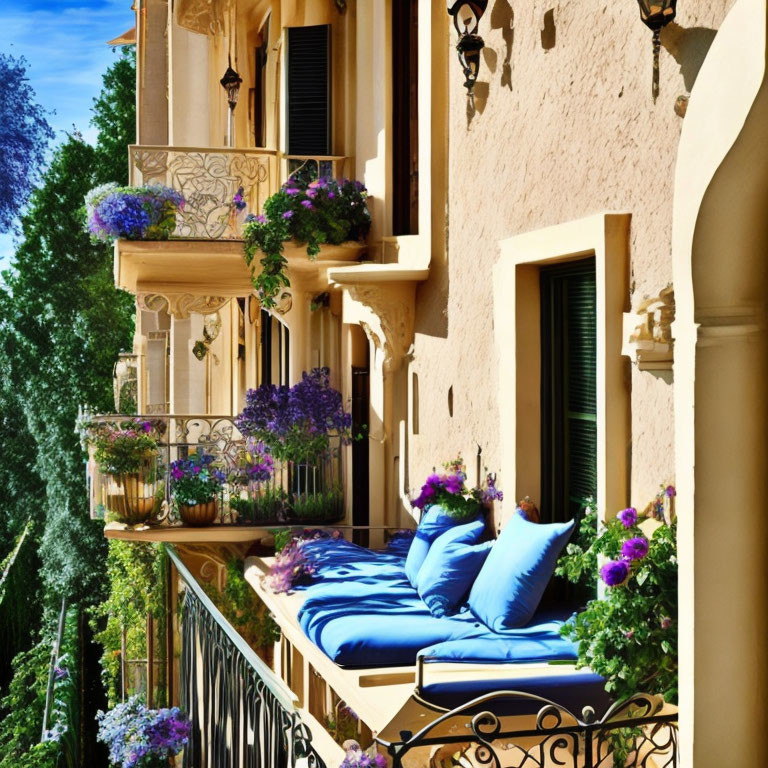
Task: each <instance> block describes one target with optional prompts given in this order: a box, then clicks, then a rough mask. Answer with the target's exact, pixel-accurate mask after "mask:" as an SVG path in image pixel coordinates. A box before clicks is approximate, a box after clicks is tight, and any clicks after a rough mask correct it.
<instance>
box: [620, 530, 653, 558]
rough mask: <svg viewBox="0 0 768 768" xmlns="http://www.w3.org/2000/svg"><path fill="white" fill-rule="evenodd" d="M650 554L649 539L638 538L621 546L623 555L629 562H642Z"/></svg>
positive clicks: (629, 540)
mask: <svg viewBox="0 0 768 768" xmlns="http://www.w3.org/2000/svg"><path fill="white" fill-rule="evenodd" d="M647 554H648V539H646V538H645V536H636V537H635V538H633V539H628V540H627V541H625V542H624V543H623V544H622V545H621V555H622V557H625V558H626V559H627V560H642V559H643V558H644V557H645V556H646V555H647Z"/></svg>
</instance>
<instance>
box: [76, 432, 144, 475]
mask: <svg viewBox="0 0 768 768" xmlns="http://www.w3.org/2000/svg"><path fill="white" fill-rule="evenodd" d="M84 430H85V439H86V441H87V442H88V443H90V444H92V445H93V446H94V448H95V453H94V458H95V459H96V463H97V464H98V465H99V469H100V470H101V471H102V472H104V473H105V474H107V475H125V474H130V473H133V472H139V471H140V470H141V469H143V468H144V467H145V466H146V465H147V463H148V462H149V461H151V460H152V459H154V458H155V456H156V455H157V439H158V436H157V428H156V426H155V424H153V423H152V422H151V421H145V420H142V419H131V420H129V421H126V422H121V423H119V424H114V423H105V422H90V423H89V424H88V425H87V426H86V427H85V428H84Z"/></svg>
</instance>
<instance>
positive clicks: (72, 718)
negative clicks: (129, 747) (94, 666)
mask: <svg viewBox="0 0 768 768" xmlns="http://www.w3.org/2000/svg"><path fill="white" fill-rule="evenodd" d="M78 617H79V611H78V609H77V608H76V607H73V608H70V609H69V611H68V612H67V616H66V622H65V625H64V636H63V638H62V644H61V648H60V653H59V657H58V659H57V661H56V666H57V668H58V670H59V675H57V678H56V679H55V681H54V689H53V694H54V695H53V704H52V708H51V716H50V719H49V731H48V733H49V735H48V739H49V740H47V741H45V742H43V743H40V737H41V732H42V727H43V711H44V709H45V694H46V688H47V685H48V672H49V668H50V662H51V646H52V640H53V638H52V637H51V636H47V637H45V638H44V639H43V640H41V641H40V642H39V643H37V644H36V645H34V646H33V647H32V648H31V649H30V650H28V651H24V652H22V653H20V654H18V655H17V656H16V657H15V658H14V660H13V670H14V675H13V679H12V680H11V684H10V686H9V689H8V692H7V693H6V695H5V696H4V698H3V699H2V700H1V701H0V710H2V715H3V717H2V720H1V721H0V768H60V767H62V766H67V768H75V766H77V765H79V762H78V739H77V733H78V725H79V722H78V718H79V688H78V682H79V680H78V674H77V670H78V666H79V665H78V659H79V650H80V649H79V638H78Z"/></svg>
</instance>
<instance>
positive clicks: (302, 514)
mask: <svg viewBox="0 0 768 768" xmlns="http://www.w3.org/2000/svg"><path fill="white" fill-rule="evenodd" d="M291 511H292V512H293V515H294V516H295V517H297V518H298V519H299V521H300V522H301V521H306V522H335V521H337V520H340V519H341V518H342V517H343V516H344V489H343V488H342V487H341V486H335V487H334V488H331V489H330V490H328V491H319V492H318V493H314V494H312V493H309V494H301V495H298V494H297V495H294V497H293V499H292V500H291Z"/></svg>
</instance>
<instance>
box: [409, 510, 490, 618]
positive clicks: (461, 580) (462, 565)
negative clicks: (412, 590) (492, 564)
mask: <svg viewBox="0 0 768 768" xmlns="http://www.w3.org/2000/svg"><path fill="white" fill-rule="evenodd" d="M477 525H479V526H480V527H479V530H477V529H474V530H472V528H473V526H477ZM462 528H464V529H465V530H464V531H461V530H460V529H462ZM484 530H485V526H484V525H483V523H482V522H480V523H470V524H469V525H458V526H456V528H455V529H454V530H453V531H447V532H446V533H444V534H442V536H438V537H437V539H436V540H435V541H434V543H433V544H432V546H431V547H430V548H429V553H428V554H427V558H426V560H424V564H423V565H422V566H421V568H420V570H419V579H418V583H417V587H418V590H419V597H420V598H421V599H422V600H423V601H424V604H425V605H426V606H427V608H429V612H430V613H431V614H432V615H433V616H434V617H436V618H438V619H439V618H442V617H443V616H450V615H451V614H452V613H456V610H457V609H458V607H459V604H460V603H461V601H462V600H463V599H464V597H466V595H467V593H468V592H469V589H470V587H471V586H472V582H473V581H474V580H475V577H476V576H477V574H478V573H479V572H480V569H481V568H482V567H483V563H484V562H485V558H486V557H488V553H489V552H490V551H491V545H492V544H493V542H491V541H484V542H483V543H482V544H475V543H474V542H475V541H477V539H478V538H479V537H480V536H482V535H483V531H484ZM476 531H477V532H476Z"/></svg>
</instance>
